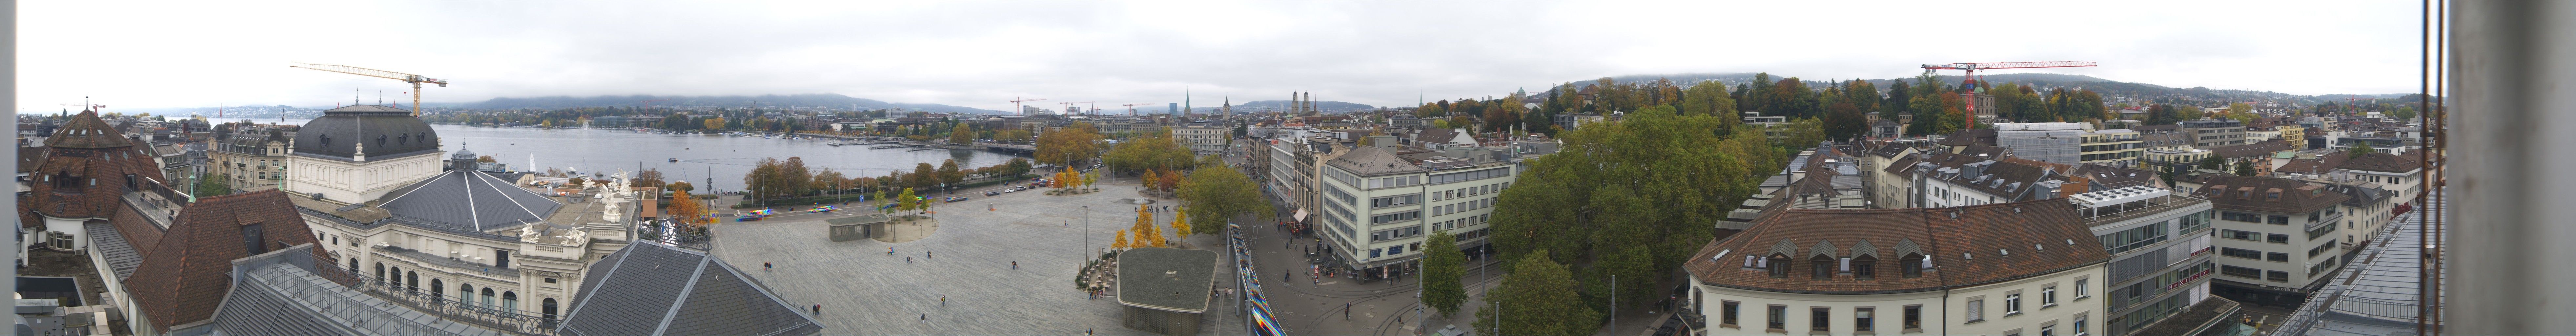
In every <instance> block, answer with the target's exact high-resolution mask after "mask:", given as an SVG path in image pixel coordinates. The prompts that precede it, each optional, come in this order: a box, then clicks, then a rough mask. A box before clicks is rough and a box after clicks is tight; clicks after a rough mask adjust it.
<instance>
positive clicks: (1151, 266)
mask: <svg viewBox="0 0 2576 336" xmlns="http://www.w3.org/2000/svg"><path fill="white" fill-rule="evenodd" d="M1216 265H1217V254H1216V251H1209V250H1189V249H1176V248H1160V247H1148V248H1139V249H1133V250H1127V252H1120V253H1118V293H1119V295H1118V303H1121V304H1126V305H1130V306H1140V307H1148V308H1154V309H1162V310H1172V311H1180V312H1187V313H1201V312H1206V311H1207V310H1208V301H1209V298H1208V292H1209V291H1212V290H1215V288H1214V287H1209V286H1210V285H1214V284H1215V282H1214V281H1215V279H1216V278H1215V276H1216ZM1167 293H1168V294H1167Z"/></svg>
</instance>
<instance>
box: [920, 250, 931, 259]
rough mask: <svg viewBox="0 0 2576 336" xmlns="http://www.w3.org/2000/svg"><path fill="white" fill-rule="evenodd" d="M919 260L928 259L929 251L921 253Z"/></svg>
mask: <svg viewBox="0 0 2576 336" xmlns="http://www.w3.org/2000/svg"><path fill="white" fill-rule="evenodd" d="M921 258H922V259H930V251H921Z"/></svg>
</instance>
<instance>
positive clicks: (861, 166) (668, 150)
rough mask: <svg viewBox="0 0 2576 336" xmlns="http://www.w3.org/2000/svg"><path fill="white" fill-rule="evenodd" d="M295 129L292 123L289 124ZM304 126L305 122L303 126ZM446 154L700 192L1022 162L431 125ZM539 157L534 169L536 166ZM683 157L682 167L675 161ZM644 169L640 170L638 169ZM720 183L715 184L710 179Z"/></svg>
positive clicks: (780, 142)
mask: <svg viewBox="0 0 2576 336" xmlns="http://www.w3.org/2000/svg"><path fill="white" fill-rule="evenodd" d="M290 123H292V121H290ZM297 124H300V123H297ZM431 128H434V129H437V130H438V137H439V140H440V141H441V142H440V144H441V145H443V147H440V148H439V149H440V150H446V151H449V152H451V153H452V152H454V151H456V150H458V149H467V150H472V151H474V154H476V155H488V156H491V157H492V158H493V159H496V160H499V161H501V163H506V164H509V165H510V169H513V170H528V171H543V170H546V168H560V169H567V170H579V171H584V172H605V173H615V172H616V171H617V170H619V169H624V170H626V171H639V170H641V169H659V170H661V171H662V176H663V177H662V178H663V180H666V181H688V182H689V184H692V185H696V186H697V187H698V190H700V191H708V190H739V189H742V187H743V183H742V177H743V175H745V174H749V173H751V168H752V165H753V164H755V163H758V162H760V159H761V158H765V157H775V158H778V159H780V160H785V159H787V158H788V157H802V158H804V160H805V165H806V166H807V167H810V168H811V169H813V171H815V172H821V171H822V169H823V168H831V169H832V170H835V171H840V172H841V174H843V175H847V176H850V177H865V176H885V175H886V173H888V172H892V171H894V170H906V171H910V170H912V169H913V168H914V166H915V165H917V164H920V163H923V162H928V163H930V164H931V165H932V166H937V165H939V163H940V162H941V161H945V160H949V159H955V160H957V165H958V167H960V168H969V169H971V168H975V167H983V166H991V165H999V164H1004V163H1008V162H1010V160H1011V158H1014V157H1020V156H1016V155H1011V154H1005V153H1000V152H991V151H980V150H925V151H912V149H914V148H889V149H868V147H870V146H869V145H852V146H832V145H825V144H824V143H828V142H832V141H830V140H789V139H771V138H761V137H757V136H724V135H670V134H653V133H636V132H633V131H626V130H609V129H535V128H514V127H471V126H462V125H444V124H441V125H432V126H431ZM532 158H533V160H534V161H535V163H534V164H533V165H532V164H530V160H531V159H532ZM670 159H680V162H670ZM639 167H640V168H639ZM710 177H713V181H712V182H710V181H709V178H710Z"/></svg>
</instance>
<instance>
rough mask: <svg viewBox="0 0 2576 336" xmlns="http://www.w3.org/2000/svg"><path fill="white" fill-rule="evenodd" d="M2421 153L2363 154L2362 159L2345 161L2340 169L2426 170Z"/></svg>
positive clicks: (2403, 171) (2378, 170) (2396, 171)
mask: <svg viewBox="0 0 2576 336" xmlns="http://www.w3.org/2000/svg"><path fill="white" fill-rule="evenodd" d="M2420 153H2421V152H2415V153H2407V154H2406V155H2390V154H2388V153H2370V154H2362V155H2361V157H2357V158H2352V160H2346V161H2344V162H2343V165H2342V166H2340V167H2338V168H2343V169H2352V170H2367V171H2375V172H2385V173H2405V172H2413V171H2415V170H2417V169H2423V168H2424V163H2423V162H2422V160H2423V157H2422V156H2421V154H2420Z"/></svg>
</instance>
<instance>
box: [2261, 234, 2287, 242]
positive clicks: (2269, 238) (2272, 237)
mask: <svg viewBox="0 0 2576 336" xmlns="http://www.w3.org/2000/svg"><path fill="white" fill-rule="evenodd" d="M2263 241H2264V242H2269V243H2274V244H2289V243H2290V235H2287V234H2279V233H2273V234H2265V235H2263Z"/></svg>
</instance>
